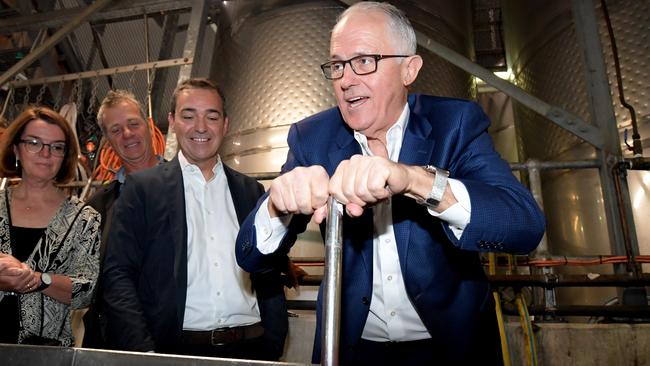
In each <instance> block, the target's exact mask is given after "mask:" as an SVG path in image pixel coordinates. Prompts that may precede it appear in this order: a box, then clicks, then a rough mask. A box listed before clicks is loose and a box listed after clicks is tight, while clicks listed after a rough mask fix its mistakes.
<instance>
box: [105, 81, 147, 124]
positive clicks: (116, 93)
mask: <svg viewBox="0 0 650 366" xmlns="http://www.w3.org/2000/svg"><path fill="white" fill-rule="evenodd" d="M124 101H126V102H131V103H133V104H134V105H135V106H136V107H137V108H138V111H139V112H140V117H142V119H143V120H144V121H145V122H146V121H147V117H146V116H145V115H144V111H143V109H142V104H140V102H139V101H138V100H137V99H136V98H135V95H133V93H131V92H130V91H128V90H121V89H118V90H110V91H109V92H108V94H106V97H104V100H102V104H101V105H100V106H99V110H98V111H97V124H98V125H99V127H100V128H101V129H102V131H104V128H105V126H104V111H105V110H106V108H111V107H114V106H116V105H117V104H119V103H121V102H124ZM147 128H149V124H148V123H147Z"/></svg>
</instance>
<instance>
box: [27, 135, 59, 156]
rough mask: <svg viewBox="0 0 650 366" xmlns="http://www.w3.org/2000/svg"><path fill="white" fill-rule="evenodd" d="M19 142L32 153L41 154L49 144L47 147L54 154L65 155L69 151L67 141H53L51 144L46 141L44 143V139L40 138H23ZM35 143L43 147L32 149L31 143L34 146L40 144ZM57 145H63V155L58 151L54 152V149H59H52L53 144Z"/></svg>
mask: <svg viewBox="0 0 650 366" xmlns="http://www.w3.org/2000/svg"><path fill="white" fill-rule="evenodd" d="M18 142H19V143H21V144H23V145H25V149H26V150H27V151H29V152H30V153H32V154H40V152H41V151H43V149H44V148H45V146H47V149H48V151H49V153H50V154H52V155H53V156H58V157H64V156H65V154H66V153H67V152H68V146H67V145H66V143H65V142H53V143H51V144H46V143H44V142H43V141H41V140H39V139H22V140H18ZM35 143H38V144H40V145H41V147H40V148H39V149H38V150H37V151H32V150H31V148H30V147H28V146H30V145H31V146H33V147H36V146H38V144H35ZM57 145H58V146H63V153H62V154H61V155H59V153H58V152H56V153H55V152H54V151H57V150H52V146H57Z"/></svg>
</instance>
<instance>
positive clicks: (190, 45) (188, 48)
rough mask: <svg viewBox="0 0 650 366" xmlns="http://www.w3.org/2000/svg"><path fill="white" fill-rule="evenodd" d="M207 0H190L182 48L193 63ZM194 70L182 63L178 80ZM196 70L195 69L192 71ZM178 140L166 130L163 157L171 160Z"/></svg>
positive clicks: (198, 54)
mask: <svg viewBox="0 0 650 366" xmlns="http://www.w3.org/2000/svg"><path fill="white" fill-rule="evenodd" d="M206 3H207V0H192V13H190V20H189V25H188V27H187V35H186V37H185V47H184V48H183V57H184V58H188V59H189V58H192V59H194V64H197V65H198V64H199V63H200V62H201V45H202V44H203V33H204V32H205V28H206V25H205V20H206V15H207V8H208V5H207V4H206ZM194 70H196V69H195V68H193V67H192V65H184V66H182V67H181V69H180V71H179V73H178V82H181V81H183V80H185V79H189V78H190V77H192V75H193V71H194ZM194 72H196V71H194ZM177 149H178V142H177V140H176V135H175V134H174V131H171V130H168V131H167V141H166V143H165V159H167V160H171V159H172V158H173V157H174V156H175V155H176V150H177Z"/></svg>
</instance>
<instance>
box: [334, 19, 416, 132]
mask: <svg viewBox="0 0 650 366" xmlns="http://www.w3.org/2000/svg"><path fill="white" fill-rule="evenodd" d="M387 22H388V17H387V16H386V15H385V14H384V13H382V12H379V11H371V12H363V13H362V12H352V13H350V14H349V15H347V16H346V17H345V18H343V19H342V20H341V21H339V22H338V23H337V25H336V26H335V27H334V29H333V31H332V38H331V42H330V60H348V59H350V58H352V57H355V56H359V55H371V54H380V55H394V54H400V50H399V47H397V44H396V43H397V42H396V41H395V40H394V39H393V37H391V36H390V34H389V32H388V26H387ZM421 65H422V63H421V59H420V58H419V56H412V57H408V58H388V59H383V60H380V61H378V63H377V71H376V72H374V73H372V74H368V75H356V74H355V73H354V72H353V71H352V68H351V67H350V65H349V64H346V65H345V71H344V73H343V77H342V78H340V79H337V80H334V81H333V84H334V93H335V96H336V100H337V104H338V106H339V108H340V110H341V114H342V115H343V119H344V120H345V122H346V123H347V124H348V125H349V126H350V127H351V128H352V129H354V130H356V131H359V132H361V133H363V134H364V135H366V136H368V137H374V138H381V139H384V138H385V133H386V131H387V130H388V129H389V128H390V126H392V125H393V124H394V123H395V122H396V121H397V119H398V118H399V116H400V114H401V113H402V110H403V108H404V105H405V104H406V98H407V94H408V90H407V86H408V85H410V84H411V83H412V82H413V81H414V80H415V77H416V76H417V72H418V71H419V68H420V66H421Z"/></svg>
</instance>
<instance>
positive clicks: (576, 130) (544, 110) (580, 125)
mask: <svg viewBox="0 0 650 366" xmlns="http://www.w3.org/2000/svg"><path fill="white" fill-rule="evenodd" d="M415 33H416V36H417V39H418V45H420V46H421V47H423V48H425V49H427V50H429V51H431V52H433V53H435V54H436V55H438V56H440V57H442V58H443V59H445V60H447V61H449V62H450V63H452V64H453V65H455V66H457V67H459V68H461V69H463V70H465V71H466V72H468V73H470V74H472V75H475V76H478V77H479V78H481V80H483V81H485V82H486V83H488V84H490V85H492V86H493V87H495V88H497V89H499V90H501V91H502V92H504V93H505V94H507V95H509V96H510V97H512V98H514V99H516V100H517V101H518V102H519V103H521V104H523V105H525V106H526V107H528V108H530V109H532V110H533V111H535V112H537V113H539V114H541V115H542V116H544V117H546V118H548V119H549V120H550V121H552V122H553V123H555V124H557V125H558V126H560V127H562V128H564V129H566V130H568V131H569V132H571V133H572V134H574V135H576V136H578V137H579V138H581V139H583V140H584V141H586V142H588V143H589V144H591V145H593V146H594V147H596V148H598V149H602V147H603V137H602V135H601V133H600V131H599V130H598V128H596V127H595V126H593V125H591V124H589V123H587V122H585V121H583V120H582V119H580V117H578V116H576V115H573V114H571V113H569V112H567V111H565V110H563V109H562V108H560V107H557V106H553V105H551V104H548V103H546V102H544V101H543V100H541V99H539V98H537V97H535V96H533V95H531V94H528V93H527V92H526V91H524V90H523V89H521V88H519V87H517V86H515V85H514V84H512V83H509V82H507V81H505V80H503V79H501V78H499V77H497V76H496V75H494V73H492V71H490V70H488V69H486V68H484V67H482V66H479V65H477V64H475V63H474V62H472V60H470V59H468V58H467V57H465V56H463V55H461V54H460V53H458V52H456V51H454V50H452V49H450V48H448V47H446V46H444V45H442V44H440V43H438V42H436V41H434V40H433V39H431V38H430V37H428V36H426V35H425V34H424V33H422V32H419V31H416V32H415Z"/></svg>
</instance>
